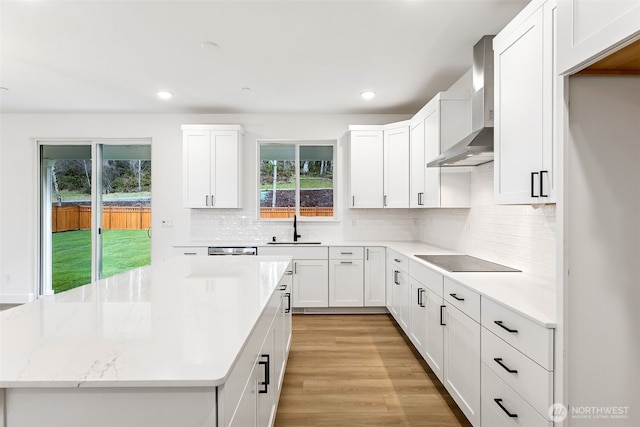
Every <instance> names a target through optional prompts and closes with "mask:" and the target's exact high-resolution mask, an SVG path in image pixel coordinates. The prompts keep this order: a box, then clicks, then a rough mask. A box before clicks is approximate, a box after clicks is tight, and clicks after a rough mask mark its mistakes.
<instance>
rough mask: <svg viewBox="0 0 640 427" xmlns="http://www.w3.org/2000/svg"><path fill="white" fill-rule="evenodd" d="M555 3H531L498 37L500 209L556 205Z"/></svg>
mask: <svg viewBox="0 0 640 427" xmlns="http://www.w3.org/2000/svg"><path fill="white" fill-rule="evenodd" d="M555 15H556V2H555V1H553V0H550V1H547V2H544V3H543V4H541V3H540V2H532V3H530V4H529V5H528V6H527V7H525V8H524V9H523V10H522V12H521V13H520V14H518V16H516V18H514V20H513V21H512V22H511V23H509V24H508V25H507V26H506V27H505V28H504V29H503V30H502V31H501V32H500V33H499V34H498V35H497V36H496V37H495V38H494V44H493V46H494V66H495V70H494V72H495V122H494V124H495V154H494V155H495V166H494V183H495V185H494V191H495V198H496V202H497V203H498V204H530V203H554V202H555V192H556V184H555V163H554V157H555V156H554V151H553V150H554V139H555V137H554V133H555V130H554V112H555V107H554V106H555V97H554V94H555V93H556V92H557V90H558V85H559V84H560V81H561V79H559V78H557V77H556V76H555V70H556V64H555V61H556V57H555V48H554V46H555V39H556V25H555V22H556V19H555Z"/></svg>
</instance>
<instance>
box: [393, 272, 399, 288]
mask: <svg viewBox="0 0 640 427" xmlns="http://www.w3.org/2000/svg"><path fill="white" fill-rule="evenodd" d="M399 276H400V272H399V271H398V270H393V283H395V284H396V285H399V284H400V279H399Z"/></svg>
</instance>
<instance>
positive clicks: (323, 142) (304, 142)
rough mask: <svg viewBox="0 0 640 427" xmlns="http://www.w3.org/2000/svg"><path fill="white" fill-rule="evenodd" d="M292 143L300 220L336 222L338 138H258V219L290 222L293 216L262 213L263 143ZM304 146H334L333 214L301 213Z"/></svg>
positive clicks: (296, 207)
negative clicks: (281, 216)
mask: <svg viewBox="0 0 640 427" xmlns="http://www.w3.org/2000/svg"><path fill="white" fill-rule="evenodd" d="M271 144H273V145H291V146H293V147H294V150H295V159H294V163H295V169H296V174H295V177H296V188H295V190H296V194H295V212H294V214H295V215H296V216H297V220H298V221H304V222H335V221H337V220H338V215H337V212H338V209H337V204H338V195H337V193H338V191H337V184H338V181H337V177H338V163H337V162H338V140H336V139H257V140H256V165H255V170H256V216H257V219H258V221H268V222H270V221H275V222H283V221H284V222H290V221H291V218H262V217H261V215H260V191H261V189H260V186H261V182H260V148H261V147H262V146H263V145H271ZM302 146H331V147H332V148H333V150H332V151H333V159H332V161H333V179H332V183H333V215H332V216H302V215H300V190H301V188H300V147H302Z"/></svg>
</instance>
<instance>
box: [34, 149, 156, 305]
mask: <svg viewBox="0 0 640 427" xmlns="http://www.w3.org/2000/svg"><path fill="white" fill-rule="evenodd" d="M39 149H40V166H41V167H40V292H41V294H45V295H46V294H53V293H58V292H62V291H65V290H68V289H72V288H74V287H77V286H81V285H84V284H87V283H90V282H92V281H95V280H98V279H101V278H104V277H108V276H111V275H113V274H117V273H120V272H123V271H126V270H130V269H132V268H135V267H139V266H142V265H146V264H149V263H150V261H151V229H150V227H151V197H150V195H151V192H150V187H151V146H150V145H149V144H148V143H147V144H140V143H136V144H132V143H130V141H73V142H64V143H61V142H57V141H56V142H41V143H40V144H39Z"/></svg>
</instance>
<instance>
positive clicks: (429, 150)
mask: <svg viewBox="0 0 640 427" xmlns="http://www.w3.org/2000/svg"><path fill="white" fill-rule="evenodd" d="M417 116H419V117H423V123H424V147H425V148H424V160H423V164H422V167H423V168H424V192H425V194H424V196H423V197H422V207H426V208H465V207H469V203H470V185H471V169H470V168H468V167H454V168H448V167H443V168H441V167H431V168H428V167H426V164H427V163H428V162H430V161H431V160H433V159H435V158H436V157H438V155H440V153H442V152H443V151H445V150H447V149H448V148H450V147H451V146H453V145H454V144H455V143H457V142H458V141H460V140H461V139H462V138H464V137H465V136H467V135H469V134H470V133H471V100H470V99H469V98H468V97H466V96H465V95H460V94H455V93H448V92H440V93H439V94H437V95H436V96H435V97H434V98H433V99H432V100H431V101H429V102H428V103H427V105H425V106H424V107H423V108H422V109H421V110H420V111H419V112H418V114H417ZM412 165H413V163H412ZM418 179H419V177H418Z"/></svg>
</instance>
